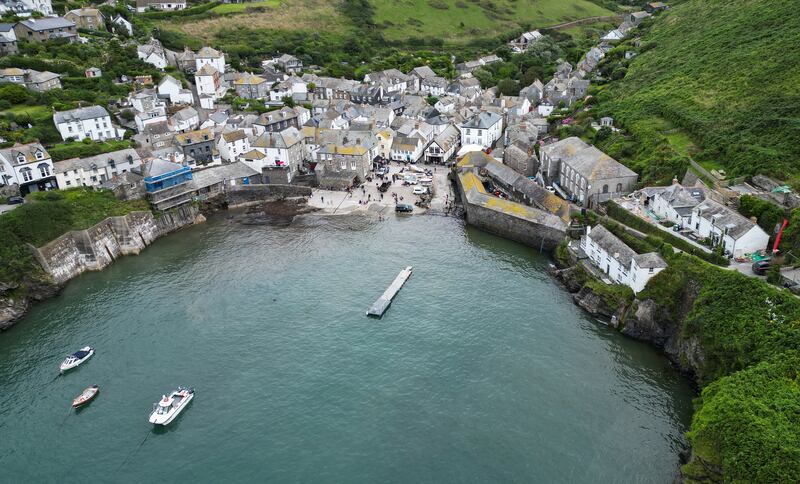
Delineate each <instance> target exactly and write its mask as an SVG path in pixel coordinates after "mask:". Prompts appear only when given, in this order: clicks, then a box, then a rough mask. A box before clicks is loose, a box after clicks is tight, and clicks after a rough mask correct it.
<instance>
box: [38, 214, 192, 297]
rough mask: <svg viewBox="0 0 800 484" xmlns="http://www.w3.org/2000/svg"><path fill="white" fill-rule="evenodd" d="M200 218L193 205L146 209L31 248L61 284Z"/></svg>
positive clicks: (109, 262)
mask: <svg viewBox="0 0 800 484" xmlns="http://www.w3.org/2000/svg"><path fill="white" fill-rule="evenodd" d="M202 220H204V219H203V218H202V215H200V213H199V210H198V209H197V207H195V206H185V207H180V208H176V209H173V210H170V211H167V212H165V213H163V214H160V215H159V216H157V217H156V216H154V215H153V214H152V213H150V212H132V213H129V214H127V215H125V216H122V217H109V218H107V219H105V220H103V221H102V222H100V223H98V224H97V225H95V226H93V227H90V228H88V229H86V230H74V231H72V232H68V233H66V234H64V235H62V236H61V237H59V238H57V239H55V240H53V241H52V242H50V243H48V244H46V245H44V246H42V247H38V248H32V250H33V253H34V255H35V256H36V258H37V260H38V261H39V264H40V265H41V266H42V268H43V269H44V271H45V272H46V273H47V274H49V275H50V277H51V278H52V279H53V282H55V283H56V284H58V285H61V284H63V283H65V282H66V281H68V280H70V279H72V278H73V277H75V276H77V275H78V274H81V273H83V272H85V271H96V270H100V269H103V268H104V267H106V266H108V265H109V264H111V263H112V262H114V260H116V259H117V258H118V257H120V256H123V255H130V254H138V253H139V252H140V251H141V250H142V249H144V248H145V247H147V246H148V245H150V244H152V243H153V241H155V240H156V239H157V238H159V237H161V236H163V235H166V234H168V233H170V232H173V231H175V230H178V229H180V228H181V227H185V226H187V225H192V224H194V223H197V222H200V221H202Z"/></svg>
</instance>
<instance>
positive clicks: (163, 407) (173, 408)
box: [150, 387, 194, 425]
mask: <svg viewBox="0 0 800 484" xmlns="http://www.w3.org/2000/svg"><path fill="white" fill-rule="evenodd" d="M192 398H194V388H187V387H178V389H177V390H173V391H172V393H170V394H169V395H164V396H162V397H161V400H160V401H159V402H158V403H154V404H153V411H152V413H150V423H152V424H155V425H167V424H169V423H170V422H172V421H173V420H174V419H175V417H177V416H178V414H180V413H181V412H182V411H183V409H184V408H186V406H187V405H188V404H189V402H191V401H192Z"/></svg>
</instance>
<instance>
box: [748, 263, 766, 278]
mask: <svg viewBox="0 0 800 484" xmlns="http://www.w3.org/2000/svg"><path fill="white" fill-rule="evenodd" d="M769 266H770V262H769V261H768V260H758V261H755V262H753V265H752V266H751V268H752V269H753V274H755V275H757V276H764V275H766V274H767V269H769Z"/></svg>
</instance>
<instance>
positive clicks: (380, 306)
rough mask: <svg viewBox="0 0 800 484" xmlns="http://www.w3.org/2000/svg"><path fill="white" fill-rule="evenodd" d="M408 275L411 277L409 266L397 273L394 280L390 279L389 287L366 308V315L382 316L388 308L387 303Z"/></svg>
mask: <svg viewBox="0 0 800 484" xmlns="http://www.w3.org/2000/svg"><path fill="white" fill-rule="evenodd" d="M409 277H411V266H408V267H406V268H405V269H403V270H402V271H400V274H397V277H395V278H394V281H392V283H391V284H390V285H389V287H388V288H387V289H386V290H385V291H384V292H383V294H382V295H381V297H379V298H378V300H377V301H375V302H374V303H373V304H372V306H370V308H369V309H368V310H367V316H374V317H376V318H380V317H381V316H383V313H385V312H386V310H387V309H389V305H391V304H392V299H394V297H395V296H396V295H397V293H398V292H400V288H402V287H403V284H405V283H406V281H407V280H408V278H409Z"/></svg>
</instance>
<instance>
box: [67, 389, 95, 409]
mask: <svg viewBox="0 0 800 484" xmlns="http://www.w3.org/2000/svg"><path fill="white" fill-rule="evenodd" d="M98 393H100V387H98V386H97V385H92V386H90V387H89V388H87V389H85V390H84V391H83V392H82V393H81V394H80V395H78V396H77V397H75V398H74V399H73V400H72V408H79V407H82V406H84V405H86V404H87V403H89V402H91V401H92V400H94V397H96V396H97V394H98Z"/></svg>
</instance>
